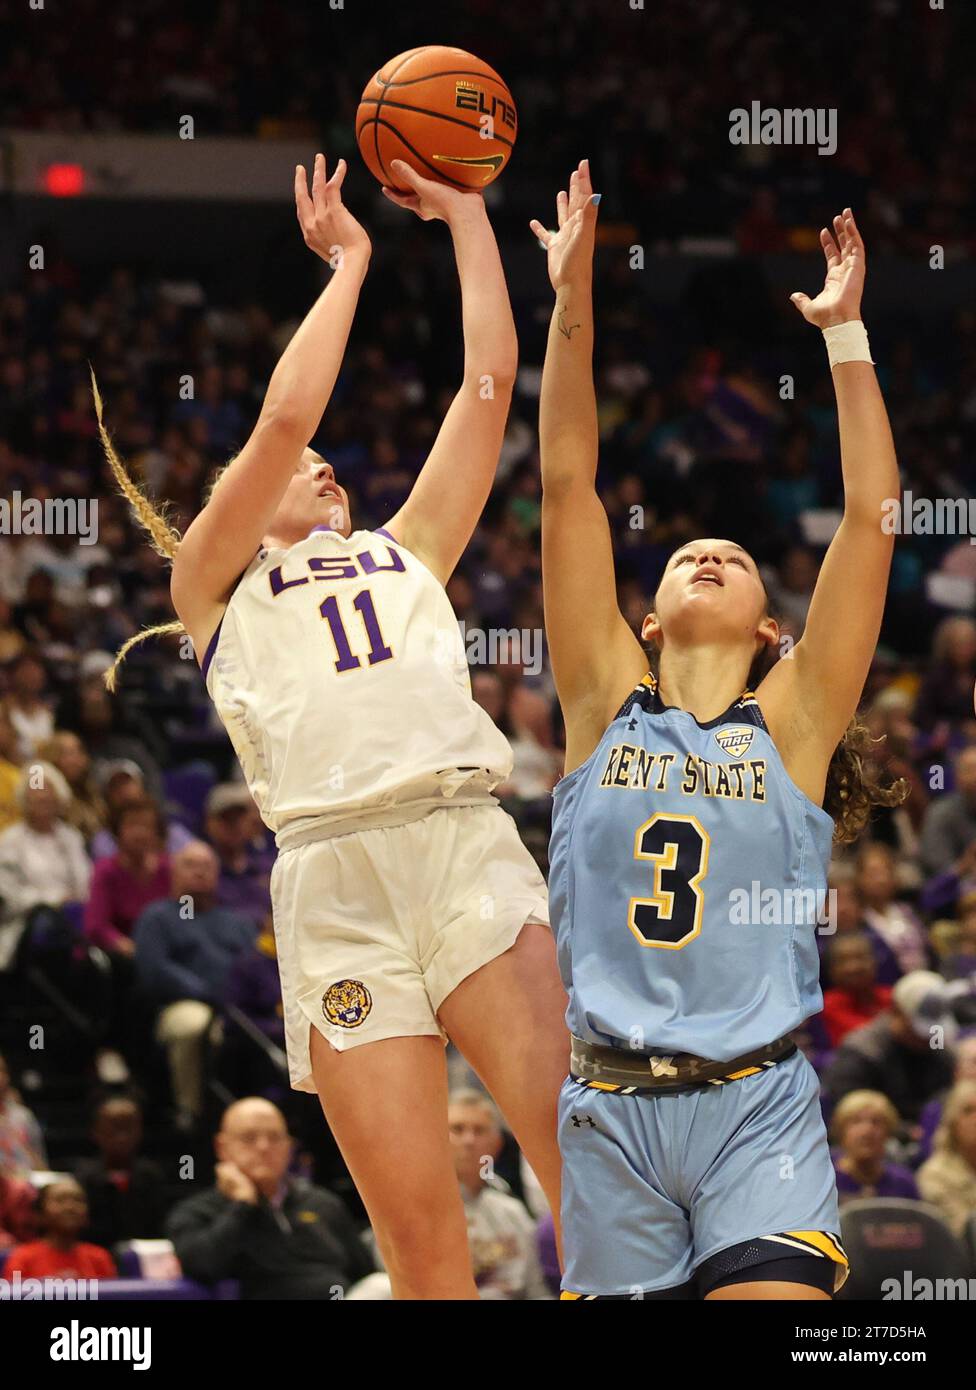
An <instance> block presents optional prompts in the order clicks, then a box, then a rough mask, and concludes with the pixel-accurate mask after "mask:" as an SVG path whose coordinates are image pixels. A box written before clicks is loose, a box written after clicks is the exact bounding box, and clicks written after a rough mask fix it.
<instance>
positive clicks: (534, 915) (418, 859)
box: [96, 155, 569, 1298]
mask: <svg viewBox="0 0 976 1390" xmlns="http://www.w3.org/2000/svg"><path fill="white" fill-rule="evenodd" d="M345 167H346V166H345V162H344V161H340V162H339V165H338V167H337V169H336V171H335V173H334V174H333V175H332V177H331V178H328V177H327V172H326V166H325V159H324V157H323V156H322V155H318V156H317V157H316V160H315V168H314V173H313V179H312V193H311V197H310V196H309V191H308V181H307V175H306V172H305V170H304V169H303V168H301V167H299V168H298V169H297V170H296V176H295V196H296V205H297V211H298V217H299V221H300V224H301V227H302V230H303V232H304V236H305V240H306V242H307V244H308V245H309V247H310V248H311V249H312V250H313V251H315V252H316V253H317V254H318V255H320V256H321V257H322V258H323V259H325V260H330V259H331V260H333V261H334V262H335V264H336V265H337V268H336V269H335V271H334V274H333V276H332V278H331V280H330V283H329V284H328V286H327V287H326V289H325V290H324V292H323V293H322V295H321V296H320V298H319V299H318V301H317V302H316V303H315V304H314V305H313V307H312V308H311V310H310V311H309V313H308V315H307V316H306V318H305V320H304V322H303V323H302V324H301V326H300V327H299V329H298V331H297V332H296V333H295V335H294V337H293V338H292V340H291V342H290V343H289V345H288V347H287V348H286V349H285V351H284V353H283V355H282V357H281V359H280V361H279V363H278V365H277V367H276V368H275V371H274V373H273V374H272V377H271V380H270V383H269V386H268V390H267V395H266V398H265V401H264V405H263V408H262V410H261V413H260V416H259V419H258V421H257V424H256V426H255V428H254V431H253V433H252V434H251V436H250V438H249V439H248V441H247V443H246V444H245V446H244V448H243V449H242V450H241V452H240V453H239V454H238V455H237V457H236V458H234V459H233V460H232V461H231V462H230V463H229V464H228V465H227V466H226V467H225V468H224V470H223V471H222V473H221V475H220V476H219V478H218V480H217V482H216V485H215V487H214V489H213V491H212V493H211V495H210V497H209V500H208V501H207V503H206V505H205V506H204V508H203V509H202V511H201V512H200V513H199V515H198V516H197V517H196V518H195V519H194V520H193V522H192V524H191V525H190V526H189V528H188V529H187V532H186V535H185V536H184V537H182V539H181V538H180V536H179V535H178V534H177V533H176V532H175V531H173V530H172V528H170V527H169V525H168V523H167V522H166V521H165V519H164V517H163V516H161V515H160V514H159V513H158V512H157V511H156V510H155V508H154V507H153V506H152V504H151V502H150V501H149V499H148V498H147V497H146V496H145V495H144V494H143V493H142V492H141V491H140V490H139V489H138V488H137V487H136V486H135V485H134V484H133V482H132V481H131V479H130V478H129V477H128V474H127V473H126V471H125V469H124V467H123V466H122V464H121V462H120V461H119V460H118V459H117V458H116V457H115V455H114V452H113V451H112V448H111V442H110V440H109V439H108V435H107V434H106V432H105V430H104V428H103V429H102V439H103V443H104V445H105V447H106V451H107V452H108V455H109V459H110V463H111V465H112V468H113V471H114V473H115V476H116V479H117V482H118V484H119V486H120V487H121V488H122V490H123V491H124V493H125V495H126V496H127V497H128V498H129V501H130V503H131V504H132V506H133V508H134V509H135V511H136V514H137V516H138V517H139V519H140V520H141V521H142V523H143V525H144V526H145V527H146V529H147V530H148V531H149V532H150V535H151V537H152V539H153V541H154V543H155V545H156V548H157V549H158V550H159V551H160V552H161V553H162V554H164V555H166V556H167V557H168V558H169V559H171V560H172V583H171V593H172V598H173V604H174V607H175V608H176V611H177V613H178V614H179V617H180V619H181V622H180V623H175V624H166V625H163V628H162V629H148V630H147V632H146V633H142V634H139V635H138V638H137V639H134V640H139V638H142V637H144V636H146V635H148V634H149V633H150V632H154V631H155V632H159V631H180V630H185V631H186V632H188V633H189V635H190V637H191V639H192V642H193V646H194V649H195V651H196V653H197V656H198V660H199V661H200V663H201V666H202V669H203V671H204V674H205V677H206V683H207V688H208V690H209V692H210V695H211V696H212V698H213V700H214V703H215V705H216V708H217V710H218V712H219V714H220V717H221V719H222V721H223V723H224V725H225V727H226V729H227V731H228V734H229V736H230V738H231V740H232V742H233V745H234V748H235V751H236V752H237V755H238V758H239V760H240V764H241V767H242V769H243V772H244V775H245V778H246V780H247V782H248V785H249V787H250V789H251V792H252V793H253V796H254V799H255V802H256V803H257V806H258V808H259V810H260V812H261V815H262V817H263V819H264V821H265V823H266V824H267V825H268V826H269V827H270V828H271V829H272V830H274V831H275V835H276V841H277V845H278V849H279V856H278V859H277V862H276V864H275V868H274V872H273V877H272V885H271V888H272V905H273V910H274V924H275V933H276V937H277V943H278V960H279V966H280V972H281V983H282V995H283V1002H284V1010H285V1020H286V1036H287V1048H288V1057H289V1066H290V1072H291V1080H292V1084H293V1086H294V1087H296V1088H297V1089H299V1090H309V1091H311V1090H313V1089H314V1090H317V1092H318V1095H319V1097H320V1100H321V1103H322V1106H323V1109H324V1111H325V1113H326V1116H327V1118H328V1121H329V1124H330V1126H331V1128H332V1131H333V1133H334V1135H335V1137H336V1140H337V1143H338V1144H339V1147H340V1149H341V1151H342V1154H343V1156H344V1158H345V1161H346V1163H347V1165H348V1167H349V1170H350V1173H351V1174H352V1177H353V1179H354V1181H355V1183H356V1185H357V1187H358V1189H359V1192H360V1195H361V1196H362V1198H363V1201H364V1204H365V1206H366V1208H367V1211H368V1212H369V1217H370V1221H371V1223H372V1226H373V1229H374V1231H375V1232H376V1235H377V1239H378V1241H379V1245H380V1248H381V1251H382V1255H383V1259H384V1261H385V1264H386V1268H387V1270H388V1271H389V1273H390V1276H391V1279H392V1283H393V1289H394V1294H395V1296H396V1297H398V1298H476V1297H477V1293H476V1289H475V1285H474V1281H473V1276H472V1271H471V1264H470V1258H469V1252H468V1241H467V1231H466V1222H465V1215H464V1208H463V1204H462V1201H461V1196H460V1191H459V1188H458V1183H457V1179H456V1176H455V1172H454V1165H453V1159H452V1154H451V1148H450V1142H449V1133H448V1124H447V1071H446V1062H445V1055H444V1039H445V1036H448V1037H450V1038H451V1039H452V1040H453V1041H454V1042H455V1043H456V1045H457V1046H458V1048H459V1049H460V1050H461V1052H462V1053H463V1054H464V1055H465V1056H466V1057H467V1059H468V1061H469V1062H470V1063H471V1065H472V1066H473V1067H474V1069H475V1070H476V1071H477V1072H478V1074H479V1075H480V1076H481V1078H482V1079H483V1081H484V1082H485V1084H486V1085H487V1087H488V1088H489V1090H490V1091H491V1092H492V1094H493V1095H494V1097H495V1098H496V1100H497V1101H498V1103H499V1105H500V1107H501V1108H502V1110H503V1112H504V1113H505V1115H506V1118H507V1120H508V1122H509V1124H510V1126H511V1128H512V1131H513V1133H514V1134H515V1136H516V1138H517V1140H518V1142H519V1144H520V1146H521V1148H522V1150H523V1152H524V1153H525V1154H526V1156H527V1158H528V1160H529V1162H530V1164H531V1165H532V1167H533V1169H534V1170H535V1172H536V1173H537V1174H538V1176H539V1179H540V1181H541V1182H542V1184H543V1186H544V1187H545V1189H546V1191H547V1194H548V1197H549V1200H550V1202H551V1203H552V1204H553V1209H554V1210H557V1211H558V1203H559V1150H558V1145H557V1143H556V1106H557V1099H558V1092H559V1087H560V1085H561V1083H562V1081H563V1079H564V1077H565V1075H566V1071H567V1068H568V1060H569V1039H568V1034H567V1032H566V1027H565V1022H564V1013H565V1007H566V997H565V992H564V991H563V988H562V985H561V982H560V979H559V973H558V968H557V965H556V958H555V947H554V943H553V939H552V934H551V932H550V930H549V927H548V915H547V905H546V888H545V883H544V880H543V878H542V876H541V875H540V873H539V872H538V869H537V868H536V865H535V863H534V862H533V860H532V859H531V857H530V855H529V854H528V852H527V851H526V849H525V848H524V847H523V845H522V844H521V842H520V840H519V838H518V835H517V833H516V831H515V826H514V822H513V821H512V820H511V818H510V817H509V816H508V815H507V814H506V813H505V812H504V811H503V810H502V809H501V807H500V806H499V804H498V802H497V801H496V799H495V798H494V797H493V796H492V788H493V787H494V786H495V785H496V784H498V783H499V782H500V781H502V780H504V779H505V778H506V777H507V776H508V773H509V772H510V770H511V765H512V762H511V750H510V749H509V746H508V744H507V742H506V740H505V738H504V737H503V736H502V734H501V733H500V732H499V731H498V730H497V729H496V728H495V726H494V725H493V724H492V722H491V720H490V719H489V718H488V716H487V714H486V713H485V712H484V711H483V710H482V709H481V707H480V706H479V705H477V704H476V703H475V702H474V700H473V699H472V697H471V688H470V682H469V677H468V669H467V662H466V658H465V652H464V648H463V644H462V641H461V637H460V633H459V631H458V625H457V620H456V618H455V615H454V613H453V611H452V609H451V606H450V603H449V601H448V599H447V595H446V593H445V591H444V585H445V582H446V581H447V579H448V577H449V576H450V574H451V572H452V570H453V569H454V567H455V565H456V564H457V562H458V559H459V558H460V556H461V553H462V551H463V550H464V548H465V546H466V545H467V543H468V541H469V539H470V537H471V534H472V532H473V530H474V527H475V525H476V523H477V521H478V518H479V516H480V514H481V510H482V508H483V506H484V503H485V500H486V498H487V496H488V492H489V490H490V488H491V485H492V480H493V478H494V474H495V468H496V465H497V461H498V453H499V449H500V446H501V442H502V437H503V434H504V430H505V422H506V418H507V415H508V408H509V401H510V396H511V388H512V383H513V381H514V375H515V368H516V354H517V345H516V337H515V328H514V324H513V321H512V314H511V309H510V306H509V301H508V293H507V289H506V286H505V279H504V275H503V272H502V266H501V261H500V258H499V255H498V249H497V246H496V244H495V239H494V235H493V233H492V229H491V226H490V223H489V221H488V217H487V214H486V211H485V206H484V201H483V199H482V197H481V195H480V194H478V193H460V192H457V191H455V190H453V189H449V188H447V187H444V186H442V185H440V184H436V183H433V182H431V181H429V180H426V179H422V178H419V177H417V176H416V175H415V174H414V173H413V172H412V170H410V169H408V168H407V166H406V165H399V166H398V167H397V173H398V175H399V176H400V178H401V180H402V182H403V183H406V184H409V185H410V186H411V188H412V190H413V191H412V192H411V193H409V194H406V195H397V194H393V193H389V194H388V196H390V197H391V198H392V199H393V201H394V202H396V203H398V204H399V205H400V206H402V207H406V208H409V209H410V210H412V211H414V212H416V213H417V214H418V215H419V216H420V217H421V218H422V219H424V220H429V219H431V218H441V219H443V220H444V221H446V222H447V224H448V227H449V229H450V232H451V235H452V239H453V243H454V250H455V255H456V259H457V266H458V273H459V277H460V282H461V299H462V318H463V331H464V344H465V365H464V379H463V382H462V384H461V387H460V389H459V391H458V394H457V395H456V397H455V399H454V401H453V403H452V404H451V407H450V409H449V411H448V413H447V415H446V417H445V419H444V422H443V424H442V426H441V429H440V432H439V434H438V436H437V439H436V441H435V443H434V446H433V448H432V450H431V453H430V455H429V457H428V459H427V461H426V463H425V464H424V467H423V469H422V470H421V472H420V474H419V476H418V478H417V481H416V483H415V485H414V487H413V490H412V492H411V493H410V496H409V498H408V500H407V501H406V502H405V503H404V505H403V507H402V508H401V510H400V511H398V512H397V514H396V515H395V516H394V517H392V518H391V519H390V520H389V521H388V522H387V524H386V526H385V527H384V528H382V529H381V530H379V531H375V532H372V531H364V530H354V529H353V524H352V522H351V520H350V517H349V505H348V498H347V495H346V493H345V491H344V489H343V488H342V487H341V486H340V484H339V483H338V481H337V480H336V477H335V474H334V472H333V470H332V468H331V466H330V465H329V464H328V463H327V462H326V461H325V460H324V459H323V458H321V457H320V456H319V455H318V454H316V453H315V452H313V451H312V450H311V449H310V448H308V444H309V440H310V439H311V438H312V437H313V435H314V433H315V431H316V429H317V428H318V425H319V421H320V419H321V417H322V413H323V411H324V410H325V407H326V405H327V403H328V401H329V397H330V394H331V392H332V389H333V385H334V383H335V380H336V377H337V374H338V372H339V369H340V365H341V363H342V358H343V354H344V351H345V348H346V341H347V338H348V334H349V331H350V328H351V325H352V322H353V316H354V313H355V309H356V304H357V300H358V298H359V293H360V287H361V285H362V283H363V279H364V276H365V275H366V271H367V266H368V262H369V258H370V250H371V247H370V242H369V239H368V237H367V235H366V233H365V231H364V230H363V228H362V227H361V226H360V225H359V223H358V222H357V221H356V220H355V219H354V218H353V216H352V214H351V213H350V212H349V211H348V209H346V208H345V207H344V205H343V202H342V196H341V188H342V182H343V178H344V175H345ZM340 248H341V255H339V256H337V255H336V253H337V251H339V249H340ZM96 403H97V404H98V405H99V421H100V423H101V411H100V403H98V402H97V396H96ZM128 645H130V644H127V646H128ZM125 650H126V648H123V649H122V651H121V652H120V657H121V656H123V655H124V653H125Z"/></svg>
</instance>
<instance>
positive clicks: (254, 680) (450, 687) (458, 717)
mask: <svg viewBox="0 0 976 1390" xmlns="http://www.w3.org/2000/svg"><path fill="white" fill-rule="evenodd" d="M203 672H204V676H205V679H206V683H207V689H208V691H209V693H210V696H211V698H212V699H213V702H214V705H215V706H216V709H217V713H218V715H219V716H220V719H221V721H222V723H223V724H224V727H225V728H226V730H227V733H228V736H229V737H230V740H231V742H232V744H233V746H234V751H235V752H236V753H237V756H238V759H239V761H240V764H241V768H242V770H243V773H244V777H245V780H246V781H247V784H248V787H249V788H250V791H251V794H252V796H253V797H254V800H255V802H256V804H257V807H258V809H259V811H260V812H261V816H262V818H263V820H264V822H265V824H266V825H267V826H268V827H269V828H270V829H271V830H273V831H274V832H275V833H276V834H277V836H278V844H279V847H283V845H282V833H283V832H284V831H285V830H286V827H287V828H288V829H289V830H292V829H298V828H299V826H305V825H307V824H308V823H309V818H313V819H314V820H315V821H316V822H323V821H325V820H327V821H330V822H333V821H334V822H337V823H342V822H345V821H346V820H349V819H350V818H352V819H353V821H357V820H358V819H360V818H361V817H362V815H363V813H368V812H369V811H371V810H375V811H376V812H377V813H382V812H383V811H384V810H389V809H390V808H393V807H396V806H400V805H402V804H403V803H405V802H408V801H414V800H417V799H430V798H431V796H433V797H434V798H439V797H444V796H447V797H455V798H456V799H457V801H459V802H461V801H463V800H465V799H467V798H466V797H465V796H464V795H463V794H461V795H459V794H458V793H459V791H461V792H463V790H464V789H465V788H468V789H470V790H471V791H472V792H475V791H476V789H477V795H479V796H480V797H485V796H487V795H488V793H489V792H490V789H491V788H492V787H494V786H496V785H497V784H498V783H499V782H501V781H503V780H504V779H505V778H506V777H507V776H508V775H509V773H510V772H511V769H512V753H511V749H510V748H509V745H508V741H507V739H506V738H505V737H504V735H503V734H502V733H501V732H500V731H499V730H498V729H497V728H496V727H495V725H494V724H493V723H492V721H491V719H490V718H489V716H488V715H487V714H486V713H485V711H484V710H483V709H482V708H481V706H480V705H478V704H477V703H476V702H475V701H474V699H473V698H472V695H471V681H470V677H469V674H468V663H467V658H466V654H465V650H464V643H463V641H462V639H461V633H460V631H459V628H458V623H457V618H456V617H455V614H454V611H453V609H452V608H451V605H450V602H449V600H448V597H447V594H446V593H445V591H444V588H443V586H442V585H441V583H440V582H439V581H438V580H437V579H436V578H435V577H434V575H433V574H432V573H431V572H430V570H429V569H428V568H427V566H426V565H425V564H423V562H422V561H421V560H419V559H418V558H417V557H416V556H415V555H413V554H412V553H411V552H410V551H409V550H407V549H405V548H404V547H403V546H402V545H400V543H399V542H398V541H396V540H394V538H393V537H392V536H391V535H390V534H389V532H386V531H354V532H353V533H352V535H350V536H348V537H346V536H342V535H340V534H339V532H337V531H333V530H331V529H329V528H327V527H316V528H315V529H314V530H313V531H311V532H310V533H309V535H308V536H307V537H306V538H305V540H303V541H299V542H298V543H297V544H296V545H293V546H290V547H288V548H287V549H284V548H276V549H273V550H261V551H259V552H258V554H257V555H256V556H255V558H254V559H253V560H252V562H251V564H250V565H249V566H248V568H247V569H246V570H245V572H244V574H243V575H242V576H241V579H240V581H239V582H238V584H237V587H236V588H235V589H234V591H233V593H232V594H231V597H230V600H229V602H228V604H227V608H226V610H225V612H224V615H223V617H222V619H221V622H220V625H219V626H218V628H217V631H216V632H215V633H214V635H213V638H212V639H211V641H210V644H209V646H208V648H207V653H206V656H205V657H204V661H203Z"/></svg>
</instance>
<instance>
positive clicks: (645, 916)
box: [627, 811, 711, 951]
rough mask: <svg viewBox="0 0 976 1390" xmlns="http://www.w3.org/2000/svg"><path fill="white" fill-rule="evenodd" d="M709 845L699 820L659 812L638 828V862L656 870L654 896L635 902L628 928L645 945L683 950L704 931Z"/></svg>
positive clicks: (635, 841)
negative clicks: (704, 895) (704, 881)
mask: <svg viewBox="0 0 976 1390" xmlns="http://www.w3.org/2000/svg"><path fill="white" fill-rule="evenodd" d="M710 844H711V841H710V839H709V837H708V832H707V831H706V830H705V829H703V827H702V826H701V825H700V824H699V822H698V820H697V818H696V817H695V816H682V815H667V814H666V813H665V812H663V811H656V812H655V813H654V815H653V816H651V818H650V820H646V821H645V822H644V824H643V825H640V826H638V827H637V833H636V835H635V836H634V858H635V859H646V860H649V861H650V863H651V864H652V865H653V870H652V872H653V875H654V879H653V887H652V890H651V895H650V897H647V898H631V900H630V910H629V913H628V917H627V925H628V927H629V928H630V930H631V931H632V932H633V933H634V935H635V936H636V937H637V940H638V941H639V942H640V944H641V945H642V946H659V947H661V948H662V949H663V950H665V951H680V950H681V948H682V946H687V944H688V942H689V941H693V940H694V939H695V937H696V936H697V935H698V933H699V932H700V931H701V921H702V911H703V909H704V905H705V904H704V898H703V896H702V891H701V887H700V885H701V882H702V880H703V879H704V877H705V875H706V874H707V873H708V850H709V846H710Z"/></svg>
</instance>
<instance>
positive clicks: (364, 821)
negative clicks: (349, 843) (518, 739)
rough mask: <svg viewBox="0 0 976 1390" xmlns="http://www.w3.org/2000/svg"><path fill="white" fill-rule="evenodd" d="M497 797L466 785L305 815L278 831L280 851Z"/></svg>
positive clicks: (491, 803) (492, 802)
mask: <svg viewBox="0 0 976 1390" xmlns="http://www.w3.org/2000/svg"><path fill="white" fill-rule="evenodd" d="M498 804H499V803H498V798H497V797H495V796H493V795H492V794H491V791H490V789H489V788H487V787H478V786H477V785H471V784H470V783H469V784H468V785H466V786H465V787H464V788H463V790H461V791H456V792H455V793H454V794H453V795H445V793H444V792H440V793H439V794H436V795H431V796H424V797H419V798H412V799H411V800H409V801H403V802H400V803H398V804H395V805H389V804H387V805H385V806H384V805H378V806H369V807H364V808H363V809H362V810H360V811H355V812H352V813H347V814H345V815H341V814H340V815H337V816H303V817H302V818H301V819H299V820H296V821H292V822H291V823H290V824H288V825H286V826H284V827H283V828H282V829H281V830H279V831H278V833H277V834H276V835H275V844H276V845H277V847H278V853H279V855H280V854H286V853H287V852H288V851H289V850H291V849H298V848H299V847H300V846H301V845H308V844H312V843H314V842H315V841H316V840H332V839H335V838H336V836H338V835H352V834H355V833H356V832H357V831H360V830H378V829H389V828H390V827H392V826H397V825H409V824H410V823H411V822H412V821H417V820H423V819H424V817H425V816H429V815H430V814H431V812H432V811H440V810H445V809H450V808H451V807H454V806H497V805H498Z"/></svg>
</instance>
